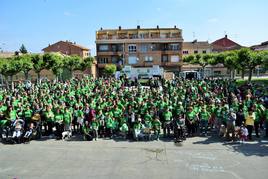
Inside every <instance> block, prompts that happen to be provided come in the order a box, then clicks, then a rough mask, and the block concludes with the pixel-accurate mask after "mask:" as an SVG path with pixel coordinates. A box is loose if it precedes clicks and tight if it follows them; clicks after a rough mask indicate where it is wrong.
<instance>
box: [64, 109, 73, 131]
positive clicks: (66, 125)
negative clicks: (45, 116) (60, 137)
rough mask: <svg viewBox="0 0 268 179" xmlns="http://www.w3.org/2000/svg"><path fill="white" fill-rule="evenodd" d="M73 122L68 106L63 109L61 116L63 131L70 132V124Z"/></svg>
mask: <svg viewBox="0 0 268 179" xmlns="http://www.w3.org/2000/svg"><path fill="white" fill-rule="evenodd" d="M72 120H73V116H72V112H71V110H70V109H69V106H67V107H65V109H64V114H63V124H64V130H65V131H67V130H71V123H72Z"/></svg>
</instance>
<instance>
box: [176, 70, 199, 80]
mask: <svg viewBox="0 0 268 179" xmlns="http://www.w3.org/2000/svg"><path fill="white" fill-rule="evenodd" d="M180 77H181V78H183V79H190V80H192V79H196V80H200V79H201V74H200V73H199V72H197V71H183V72H180Z"/></svg>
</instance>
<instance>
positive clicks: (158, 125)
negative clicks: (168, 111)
mask: <svg viewBox="0 0 268 179" xmlns="http://www.w3.org/2000/svg"><path fill="white" fill-rule="evenodd" d="M152 126H153V130H154V135H155V138H156V140H159V136H160V130H161V122H160V120H159V118H158V117H157V116H155V117H154V120H153V123H152Z"/></svg>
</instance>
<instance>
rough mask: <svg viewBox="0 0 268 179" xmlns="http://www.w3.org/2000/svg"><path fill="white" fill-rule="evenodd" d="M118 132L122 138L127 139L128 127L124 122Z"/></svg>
mask: <svg viewBox="0 0 268 179" xmlns="http://www.w3.org/2000/svg"><path fill="white" fill-rule="evenodd" d="M119 130H120V132H121V133H122V135H123V137H124V138H125V139H127V134H128V131H129V128H128V125H127V123H126V122H124V123H123V124H122V126H121V127H120V128H119Z"/></svg>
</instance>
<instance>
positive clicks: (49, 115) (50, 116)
mask: <svg viewBox="0 0 268 179" xmlns="http://www.w3.org/2000/svg"><path fill="white" fill-rule="evenodd" d="M45 121H46V125H47V126H46V127H45V130H46V134H47V135H51V134H52V133H53V130H52V129H53V127H54V113H53V111H52V106H51V105H48V106H47V107H46V111H45Z"/></svg>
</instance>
